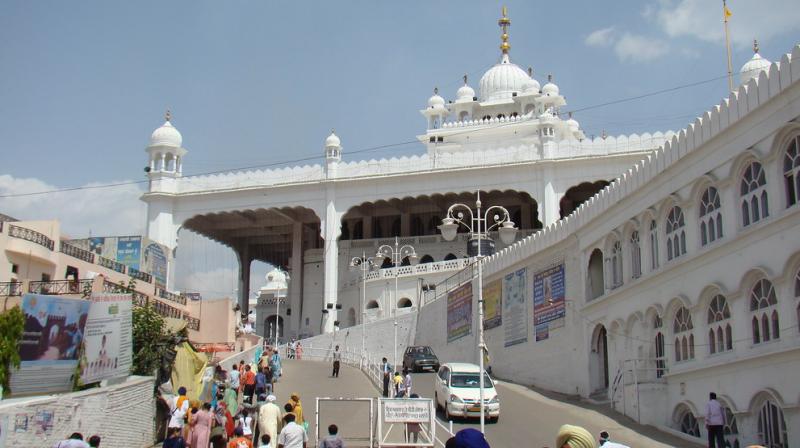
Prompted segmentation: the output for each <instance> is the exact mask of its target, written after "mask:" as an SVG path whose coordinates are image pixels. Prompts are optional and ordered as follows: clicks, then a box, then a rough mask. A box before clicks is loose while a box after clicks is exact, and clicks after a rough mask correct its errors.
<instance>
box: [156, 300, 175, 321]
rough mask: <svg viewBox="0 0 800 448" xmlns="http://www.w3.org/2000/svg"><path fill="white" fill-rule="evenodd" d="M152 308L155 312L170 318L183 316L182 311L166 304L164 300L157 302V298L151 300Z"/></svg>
mask: <svg viewBox="0 0 800 448" xmlns="http://www.w3.org/2000/svg"><path fill="white" fill-rule="evenodd" d="M151 304H152V306H153V309H154V310H156V313H158V314H160V315H162V316H164V317H169V318H172V319H182V318H183V311H181V310H179V309H178V308H175V307H174V306H171V305H168V304H166V303H164V302H159V301H158V300H154V301H152V302H151Z"/></svg>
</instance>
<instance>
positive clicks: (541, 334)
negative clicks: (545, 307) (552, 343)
mask: <svg viewBox="0 0 800 448" xmlns="http://www.w3.org/2000/svg"><path fill="white" fill-rule="evenodd" d="M534 333H536V342H539V341H544V340H545V339H548V338H549V337H550V325H549V324H546V323H545V324H538V325H536V326H535V327H534Z"/></svg>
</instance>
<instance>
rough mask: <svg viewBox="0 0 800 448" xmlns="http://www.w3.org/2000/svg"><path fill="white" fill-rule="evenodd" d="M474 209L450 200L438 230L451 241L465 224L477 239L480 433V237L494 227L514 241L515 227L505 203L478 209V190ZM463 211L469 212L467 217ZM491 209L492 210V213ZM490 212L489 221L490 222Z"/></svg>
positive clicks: (507, 240) (483, 349)
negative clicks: (460, 226) (503, 205)
mask: <svg viewBox="0 0 800 448" xmlns="http://www.w3.org/2000/svg"><path fill="white" fill-rule="evenodd" d="M475 206H476V207H477V213H473V212H472V208H471V207H470V206H468V205H464V204H453V205H451V206H450V208H448V209H447V216H446V217H445V218H444V219H442V225H440V226H439V230H441V232H442V237H443V238H444V239H445V240H447V241H453V240H454V239H455V237H456V235H457V233H458V226H459V225H462V226H464V227H466V228H467V229H468V230H469V232H470V240H473V239H476V240H477V243H478V253H477V257H476V258H477V264H478V343H477V346H478V364H479V366H480V372H479V378H480V379H479V384H480V403H481V433H483V432H485V424H486V409H485V407H486V403H485V399H484V389H485V385H484V381H483V379H484V378H483V375H484V365H483V364H484V363H483V357H484V353H485V352H486V343H485V341H484V340H483V254H482V253H481V240H482V239H486V238H488V232H489V231H490V230H492V229H494V228H497V230H498V233H499V234H500V240H501V241H503V243H505V244H511V243H513V242H514V238H515V237H516V234H517V228H516V227H514V222H513V221H511V215H510V214H509V213H508V210H507V209H506V208H505V207H502V206H499V205H494V206H491V207H489V208H487V209H486V211H485V212H484V213H481V192H480V190H478V198H477V201H476V202H475ZM465 212H466V213H467V214H469V218H468V219H467V217H466V215H465ZM492 213H494V214H493V215H492ZM490 215H491V222H490V220H489V219H490Z"/></svg>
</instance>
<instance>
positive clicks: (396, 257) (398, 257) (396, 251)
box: [375, 237, 418, 372]
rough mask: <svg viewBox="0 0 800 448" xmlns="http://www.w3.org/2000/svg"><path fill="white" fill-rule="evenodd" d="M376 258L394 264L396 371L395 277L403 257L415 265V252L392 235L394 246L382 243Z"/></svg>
mask: <svg viewBox="0 0 800 448" xmlns="http://www.w3.org/2000/svg"><path fill="white" fill-rule="evenodd" d="M375 257H376V258H390V259H391V260H392V264H393V265H394V307H392V310H393V311H394V312H393V313H392V314H393V316H394V361H393V362H394V364H393V366H394V368H395V371H396V372H397V371H398V370H397V279H398V277H399V276H400V270H399V269H398V268H399V267H400V264H401V263H402V261H403V258H405V257H408V261H409V262H410V263H411V264H412V265H415V264H417V261H418V259H417V252H416V250H414V248H413V247H412V246H411V245H409V244H406V245H404V246H402V247H400V238H398V237H394V247H392V246H389V245H388V244H384V245H383V246H381V247H379V248H378V252H377V254H376V255H375Z"/></svg>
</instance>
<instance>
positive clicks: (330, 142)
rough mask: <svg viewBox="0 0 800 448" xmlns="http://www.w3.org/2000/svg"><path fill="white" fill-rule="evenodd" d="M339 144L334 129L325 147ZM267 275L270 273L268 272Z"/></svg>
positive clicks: (339, 141)
mask: <svg viewBox="0 0 800 448" xmlns="http://www.w3.org/2000/svg"><path fill="white" fill-rule="evenodd" d="M339 146H342V141H341V140H339V137H338V136H337V135H336V134H335V133H334V132H333V131H331V135H329V136H328V138H326V139H325V147H326V148H331V147H339ZM278 272H280V271H278ZM267 275H269V274H267Z"/></svg>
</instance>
